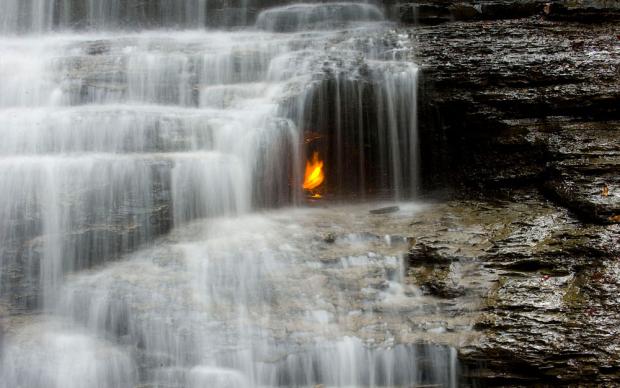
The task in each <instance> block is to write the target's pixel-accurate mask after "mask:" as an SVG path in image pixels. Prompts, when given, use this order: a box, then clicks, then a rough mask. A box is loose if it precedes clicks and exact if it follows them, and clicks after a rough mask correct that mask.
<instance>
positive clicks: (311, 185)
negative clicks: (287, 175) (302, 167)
mask: <svg viewBox="0 0 620 388" xmlns="http://www.w3.org/2000/svg"><path fill="white" fill-rule="evenodd" d="M324 180H325V174H323V161H322V160H320V159H319V153H318V152H315V153H314V154H313V155H312V160H308V161H307V162H306V175H305V177H304V185H303V188H304V189H306V190H314V189H316V188H317V187H319V186H321V184H322V183H323V181H324ZM317 196H318V197H317ZM320 197H321V196H320V195H319V194H314V195H313V198H320Z"/></svg>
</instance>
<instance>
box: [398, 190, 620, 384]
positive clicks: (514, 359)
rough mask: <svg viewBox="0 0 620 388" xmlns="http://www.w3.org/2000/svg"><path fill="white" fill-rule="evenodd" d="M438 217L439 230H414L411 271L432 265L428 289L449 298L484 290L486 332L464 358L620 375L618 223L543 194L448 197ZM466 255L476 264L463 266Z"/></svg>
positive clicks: (595, 379)
mask: <svg viewBox="0 0 620 388" xmlns="http://www.w3.org/2000/svg"><path fill="white" fill-rule="evenodd" d="M440 214H443V216H440ZM432 215H433V216H432V217H439V219H438V220H434V221H430V220H429V221H430V224H431V225H433V224H434V225H435V228H434V229H433V230H432V231H429V230H428V229H427V230H426V231H424V232H421V231H416V234H418V233H421V236H418V237H416V238H415V241H416V243H415V244H414V245H413V246H412V248H411V250H410V253H409V258H410V266H411V267H410V270H409V271H410V273H413V274H415V275H417V276H414V277H413V279H417V280H420V274H424V273H434V275H433V276H430V277H427V278H424V282H426V283H425V284H422V289H423V290H425V292H426V293H429V294H434V295H437V296H440V297H444V298H447V300H448V301H452V300H455V299H454V297H455V295H458V293H461V294H465V295H467V294H469V295H480V301H481V304H480V310H479V312H480V315H479V316H478V317H477V318H476V323H475V324H474V329H475V330H476V331H478V332H479V333H480V334H481V337H478V340H477V341H476V342H474V343H471V344H469V345H467V346H463V347H462V348H461V349H460V357H461V359H462V360H464V361H465V362H466V363H467V362H471V363H472V364H473V365H478V366H480V365H484V366H485V367H483V368H482V369H478V370H477V371H476V372H475V374H476V378H477V379H480V381H481V382H483V384H500V385H501V384H524V385H528V384H534V383H553V384H557V383H560V384H569V383H583V382H585V380H584V379H587V382H588V383H593V384H613V383H617V382H618V381H619V378H620V376H619V375H618V368H619V367H620V363H619V361H618V358H617V354H618V349H619V347H620V342H619V341H618V340H617V338H618V334H619V333H618V325H617V317H618V314H619V312H620V306H619V303H620V300H619V299H618V287H619V286H620V278H619V276H618V264H619V262H618V254H619V252H620V245H619V243H620V240H619V238H620V229H619V228H618V226H617V225H610V226H602V225H592V224H584V223H582V222H580V221H578V220H577V219H575V218H574V217H572V216H570V215H569V214H568V212H567V211H566V210H564V209H562V208H559V207H557V206H556V205H553V204H552V203H550V202H547V201H545V200H544V199H543V198H542V197H540V195H538V194H535V193H521V194H518V195H515V196H513V197H511V198H508V199H506V200H501V201H492V202H489V201H481V202H478V201H465V202H449V203H447V204H444V205H441V206H439V207H435V208H433V212H432ZM421 217H422V218H423V217H424V216H423V215H422V216H421ZM426 222H428V221H426ZM437 223H438V224H439V225H442V226H443V228H437V226H436V225H437ZM415 225H416V227H417V228H420V229H422V230H424V229H425V228H426V227H428V226H426V223H425V221H420V220H418V221H416V224H415ZM455 263H458V264H459V265H458V266H456V265H455ZM466 263H469V268H470V270H469V271H468V272H463V271H462V270H459V268H463V266H465V265H466ZM450 279H459V280H458V282H460V284H459V283H457V281H452V280H450ZM466 279H469V284H467V283H465V281H466ZM489 284H491V286H490V287H489ZM487 287H488V288H487ZM448 303H449V302H448Z"/></svg>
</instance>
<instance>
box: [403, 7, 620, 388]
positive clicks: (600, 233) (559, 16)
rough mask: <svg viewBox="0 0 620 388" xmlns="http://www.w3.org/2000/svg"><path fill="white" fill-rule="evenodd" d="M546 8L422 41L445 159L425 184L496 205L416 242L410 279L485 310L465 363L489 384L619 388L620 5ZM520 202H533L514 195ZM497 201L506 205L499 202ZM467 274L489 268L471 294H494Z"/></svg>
mask: <svg viewBox="0 0 620 388" xmlns="http://www.w3.org/2000/svg"><path fill="white" fill-rule="evenodd" d="M595 3H596V4H595ZM505 4H506V3H505ZM540 5H541V6H542V8H540V9H539V11H537V12H536V13H533V14H532V15H533V16H530V17H527V18H521V19H514V20H486V21H475V20H474V19H476V18H478V19H481V18H482V16H481V15H480V14H478V15H475V14H474V15H472V17H470V18H469V19H468V21H466V22H463V21H457V22H450V23H443V24H440V25H435V26H423V27H418V28H416V29H411V30H409V31H410V32H409V35H410V36H411V37H412V38H413V39H414V40H415V45H416V46H417V52H416V55H417V60H418V62H420V63H422V64H423V66H424V77H425V82H426V85H425V88H424V93H425V97H424V100H423V101H424V102H423V103H422V104H423V106H422V107H421V111H422V117H421V119H420V122H421V123H422V124H421V125H422V128H421V131H422V134H421V136H422V138H423V140H422V141H423V142H424V141H428V142H431V143H434V144H436V145H437V146H440V147H443V149H444V150H445V154H443V155H441V156H438V155H423V156H422V157H423V164H424V165H426V169H425V168H424V167H423V171H427V174H425V175H426V176H425V182H426V183H427V184H428V185H429V186H433V185H435V184H438V181H439V179H437V176H440V175H441V173H440V172H439V170H440V169H441V170H442V171H446V170H447V171H449V173H448V174H447V176H446V177H444V178H443V179H444V180H449V181H450V184H453V183H454V182H458V183H457V184H456V187H457V189H456V194H457V197H465V198H471V197H472V196H471V193H476V194H475V195H474V197H478V198H486V199H484V200H483V201H482V202H476V201H465V202H458V203H448V204H446V205H442V206H445V207H446V208H445V210H444V212H445V214H446V216H445V217H446V219H444V220H442V221H441V222H440V223H441V224H444V225H445V223H448V225H450V226H446V228H447V229H446V230H444V231H439V230H438V229H436V230H435V232H434V233H432V234H431V235H432V236H433V237H432V238H430V239H429V237H428V236H425V237H423V238H420V237H418V238H416V239H415V241H416V244H415V245H414V246H413V247H412V248H411V250H410V263H411V269H410V271H413V272H412V273H413V274H414V276H413V279H415V280H416V281H417V282H419V284H420V286H421V289H422V290H423V291H424V292H425V293H429V294H433V295H436V296H438V297H441V298H445V299H446V300H448V301H451V300H455V298H456V297H457V295H460V294H463V293H464V294H468V293H469V294H471V293H472V292H473V293H477V294H478V295H482V296H481V301H482V302H481V307H480V310H479V311H480V315H479V316H478V318H477V322H476V323H475V324H474V330H475V331H477V332H478V333H479V334H480V335H481V337H479V341H478V342H476V343H471V344H469V345H468V346H463V347H461V348H460V350H459V351H460V353H459V354H460V357H461V359H462V360H464V362H465V363H468V362H471V363H472V364H476V365H479V366H481V365H483V367H482V368H479V369H478V370H477V371H476V372H474V374H475V375H476V378H478V379H480V381H481V382H482V384H485V385H486V384H490V385H534V384H563V385H564V384H576V385H580V384H592V385H608V386H611V385H615V384H618V382H619V381H620V376H619V372H618V371H619V370H620V363H619V361H618V354H619V352H618V349H619V346H620V343H619V342H618V340H617V339H616V338H617V337H618V317H619V316H620V314H619V305H618V287H619V281H620V278H619V276H618V258H619V249H620V241H619V236H620V235H619V231H620V229H618V225H617V223H618V221H620V217H617V215H618V213H619V212H620V196H618V185H619V181H618V180H619V179H620V175H619V174H618V172H619V171H620V169H619V159H618V155H619V152H620V132H619V131H620V124H619V122H618V118H619V111H618V107H619V106H620V89H619V85H620V84H619V83H618V79H620V78H619V77H620V40H619V39H618V36H617V32H618V31H617V24H616V23H615V20H616V19H615V18H616V15H617V3H616V2H587V1H582V2H578V1H575V2H571V1H563V2H552V3H550V4H547V5H543V4H540ZM493 19H501V18H493ZM452 20H457V19H456V18H454V17H452ZM594 21H596V23H593V22H594ZM420 23H421V24H424V23H423V22H420ZM424 104H427V105H424ZM437 166H441V167H437ZM433 169H436V171H435V172H433ZM444 183H445V182H444ZM523 187H530V188H532V189H528V192H527V193H525V194H523V193H520V194H515V192H518V191H519V188H523ZM515 190H516V191H515ZM529 190H534V191H529ZM497 193H502V194H500V195H499V197H501V198H504V199H502V200H497V201H495V200H489V198H498V196H497ZM506 193H509V194H506ZM543 196H544V198H543ZM549 201H551V202H549ZM474 209H475V210H474ZM434 211H439V212H442V210H439V209H438V208H435V209H434ZM465 220H467V221H465ZM416 226H417V225H416ZM476 228H478V229H476ZM463 241H465V243H462V242H463ZM464 261H466V262H467V261H469V262H473V263H476V266H474V268H475V271H474V272H473V273H471V272H470V273H469V274H468V275H469V276H468V277H470V278H474V279H476V280H475V281H472V284H475V283H477V282H480V280H481V279H484V280H485V282H488V281H490V282H491V283H492V286H490V287H488V288H486V287H487V285H488V283H485V282H482V283H481V284H480V285H479V287H478V288H477V287H475V286H474V287H472V285H471V284H470V285H464V284H459V283H458V282H455V281H453V280H452V279H456V278H461V279H462V278H463V277H464V276H462V275H461V274H457V272H456V271H455V269H454V268H455V266H454V263H463V262H464Z"/></svg>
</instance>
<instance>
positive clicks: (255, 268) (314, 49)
mask: <svg viewBox="0 0 620 388" xmlns="http://www.w3.org/2000/svg"><path fill="white" fill-rule="evenodd" d="M0 6H1V7H2V12H0V33H2V34H3V35H2V37H1V38H0V84H1V85H2V86H3V88H2V91H0V132H1V133H2V138H3V141H2V143H1V144H0V196H1V197H2V198H1V202H0V243H1V246H0V301H1V303H2V309H3V310H6V311H7V314H8V315H7V317H8V318H6V319H5V321H4V322H5V324H7V325H9V326H10V330H8V331H7V333H8V334H7V335H6V336H4V337H0V346H2V348H1V349H2V360H1V362H0V387H3V388H4V387H6V388H9V387H11V388H13V387H86V386H87V387H134V386H136V387H137V386H149V387H151V386H152V387H247V386H313V385H316V384H325V385H328V386H359V385H369V386H393V385H409V384H415V383H438V384H443V385H455V384H456V373H457V366H456V364H455V358H454V354H453V353H452V352H451V351H450V350H449V349H447V348H441V347H433V346H422V345H416V344H413V343H412V342H409V343H398V342H395V335H396V334H395V333H397V332H398V331H399V330H404V329H403V323H402V322H400V321H399V320H398V319H396V318H394V317H392V318H390V319H388V318H387V317H383V316H381V315H378V314H375V313H373V312H372V311H379V310H380V309H381V308H389V306H390V303H391V302H390V301H391V300H392V299H393V298H401V299H402V298H404V300H407V301H409V302H408V304H407V303H406V305H408V306H409V307H411V306H415V303H416V302H415V301H416V298H415V290H414V289H412V288H411V289H408V288H407V287H406V286H405V285H403V284H402V282H401V280H402V279H401V276H399V275H398V274H399V273H401V272H402V270H403V263H402V262H401V260H399V259H397V257H398V255H395V254H393V253H385V254H381V253H372V252H370V253H369V252H368V250H369V249H372V248H371V247H369V245H368V244H369V243H368V242H365V241H364V240H363V239H362V240H359V238H356V237H354V236H353V237H351V239H345V240H343V241H340V242H338V244H337V246H338V248H337V249H336V250H337V251H339V252H340V253H341V256H339V257H338V258H337V259H336V258H334V259H333V260H331V259H330V260H327V261H326V259H325V257H319V256H320V255H317V254H313V253H312V252H317V251H319V250H320V249H323V248H320V247H317V246H316V245H317V244H318V243H317V241H316V239H315V238H314V235H316V233H318V229H317V228H319V227H320V226H318V225H320V223H321V222H322V220H324V219H325V217H326V214H324V213H323V212H321V211H319V210H316V211H313V210H312V209H306V210H302V209H297V210H295V209H292V210H285V211H284V210H281V211H270V212H268V213H266V214H254V213H252V210H253V209H257V208H265V207H274V206H281V205H291V204H298V203H299V202H300V201H301V200H302V197H303V193H302V192H301V180H302V179H303V166H304V164H305V159H306V157H307V153H308V149H307V148H306V147H305V146H304V139H306V138H308V136H309V134H312V133H313V132H316V133H318V135H319V136H320V137H322V138H324V139H326V140H324V141H323V143H322V145H319V146H318V149H320V150H321V152H322V153H323V154H324V156H325V157H326V159H327V165H328V166H330V170H328V171H329V172H328V183H327V184H328V185H329V186H330V187H331V189H332V190H333V191H334V192H337V191H343V190H342V189H343V188H344V187H346V188H347V189H348V190H354V191H359V192H366V191H368V190H369V188H371V187H376V186H382V187H384V188H387V189H388V190H389V191H390V192H391V193H392V195H394V196H396V197H405V196H407V195H408V194H410V193H412V192H414V191H415V184H416V182H417V179H416V176H415V174H416V171H417V154H418V152H417V140H416V139H417V137H416V128H415V126H416V123H415V104H416V101H415V100H416V88H417V83H416V80H417V68H416V67H415V66H414V65H412V64H410V63H407V62H400V61H398V60H396V59H395V58H394V57H393V56H391V55H392V54H391V50H392V49H393V47H386V46H385V45H384V44H383V43H381V42H380V40H379V39H373V36H374V34H376V33H377V32H380V31H382V30H383V29H384V28H385V23H384V22H383V21H382V16H381V12H380V11H379V10H378V9H377V8H376V7H374V6H371V5H367V4H355V3H331V4H324V5H317V4H314V5H295V6H287V7H283V8H278V9H272V10H268V11H265V12H264V13H263V14H261V15H260V16H259V17H258V18H257V24H256V26H257V28H248V29H245V30H241V31H234V32H222V31H209V30H202V29H191V30H188V29H187V28H195V27H202V26H204V24H205V23H206V20H207V11H208V9H209V7H208V4H207V1H206V0H185V1H164V0H154V1H147V2H145V1H118V0H105V1H104V0H101V1H90V0H88V1H78V0H57V1H43V0H28V1H21V0H20V1H17V0H1V2H0ZM132 20H133V21H136V22H138V25H134V26H130V28H127V27H128V22H130V21H132ZM144 27H149V28H154V27H174V28H176V30H161V29H145V30H141V28H144ZM327 27H329V28H330V29H328V30H326V29H325V28H327ZM75 29H85V30H75ZM52 31H54V32H52ZM75 31H79V32H75ZM281 31H286V32H285V33H282V32H281ZM328 120H332V121H328ZM332 131H333V132H332ZM349 155H350V156H349ZM371 171H374V172H371ZM349 177H352V178H349ZM365 177H371V178H370V180H372V182H368V181H366V180H365V179H366V178H365ZM411 211H412V212H413V211H415V209H411ZM299 220H306V221H303V222H302V221H299ZM345 224H346V223H345ZM334 225H336V226H337V227H342V225H341V226H338V223H337V222H335V223H334ZM168 232H170V233H168ZM166 233H168V234H167V235H166V236H165V237H161V238H159V239H155V238H156V237H157V236H160V235H163V234H166ZM140 247H142V249H140V250H137V249H138V248H140ZM386 249H387V250H388V251H390V252H391V249H392V248H390V247H387V248H386ZM132 251H135V252H134V253H131V252H132ZM373 281H380V282H382V284H383V283H384V284H387V285H388V286H387V288H386V289H383V290H378V289H376V288H373V287H374V286H373V285H372V284H374V283H373ZM347 284H348V286H347ZM36 311H38V312H39V313H37V314H35V313H34V312H36ZM25 312H30V314H28V315H25V316H24V315H20V314H19V313H25ZM420 360H432V362H429V361H426V362H424V363H421V362H420Z"/></svg>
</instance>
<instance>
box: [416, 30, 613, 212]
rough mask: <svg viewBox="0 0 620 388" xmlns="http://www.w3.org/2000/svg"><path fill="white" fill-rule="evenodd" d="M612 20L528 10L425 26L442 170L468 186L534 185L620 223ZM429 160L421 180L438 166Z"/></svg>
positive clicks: (422, 50) (422, 51)
mask: <svg viewBox="0 0 620 388" xmlns="http://www.w3.org/2000/svg"><path fill="white" fill-rule="evenodd" d="M614 26H615V25H614V24H613V23H607V24H605V23H603V24H599V25H596V26H594V25H584V24H574V23H571V24H568V23H558V22H549V21H544V20H542V19H540V18H532V19H518V20H509V21H496V22H490V23H489V22H471V23H449V24H443V25H440V26H435V27H425V28H421V29H420V30H419V32H418V33H417V41H418V42H417V43H418V47H419V50H418V53H417V55H418V59H419V61H421V62H422V63H424V65H425V69H426V70H425V73H424V78H425V79H426V80H427V82H428V84H427V85H426V86H425V90H426V93H427V95H426V96H425V97H424V98H423V101H428V102H429V106H426V107H422V117H421V119H420V121H421V123H422V126H425V125H426V126H427V128H426V129H425V128H422V130H423V131H426V132H427V134H426V135H422V136H426V138H427V141H431V142H432V141H435V142H436V143H437V144H436V146H435V147H437V148H443V149H444V150H445V153H446V155H445V157H444V158H443V160H444V162H445V164H444V165H443V166H442V167H441V169H444V170H446V169H447V170H448V171H450V173H449V175H452V176H456V177H457V179H456V180H457V181H460V182H463V183H464V184H465V185H466V186H469V187H471V186H472V185H474V186H479V187H486V188H488V187H514V186H515V185H522V184H535V185H538V186H539V187H541V188H544V189H545V192H547V193H549V194H550V196H551V197H552V198H555V199H557V200H558V201H560V202H561V203H562V204H564V205H566V206H568V207H569V208H571V209H572V210H574V211H575V212H576V213H577V214H579V215H580V216H582V217H583V218H584V219H588V220H595V221H597V222H602V223H608V222H617V221H616V217H615V216H616V215H617V213H618V207H619V206H620V196H618V190H619V189H618V180H617V179H618V177H617V174H614V170H616V171H617V166H618V152H619V145H618V141H617V139H618V136H619V132H618V130H620V127H619V126H618V121H617V120H618V117H619V114H620V112H619V111H618V106H620V87H619V84H618V82H617V80H618V77H619V76H620V54H619V52H618V38H617V37H616V35H615V27H614ZM429 127H432V128H429ZM437 127H440V129H439V130H437ZM438 132H439V134H438ZM442 142H443V143H442ZM437 148H435V149H437ZM423 157H424V156H423ZM433 158H434V159H433V160H430V159H429V157H428V156H427V157H426V159H425V160H426V161H427V162H426V164H425V166H427V167H429V168H425V167H423V171H426V172H427V173H428V175H427V178H426V179H427V182H428V181H430V180H431V179H433V178H432V175H436V174H438V173H439V171H433V169H434V168H435V169H438V167H437V156H433ZM429 160H430V161H429ZM423 162H424V161H423ZM429 176H430V178H429ZM431 183H432V182H431ZM604 187H607V188H608V192H607V194H602V192H603V188H604Z"/></svg>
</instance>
